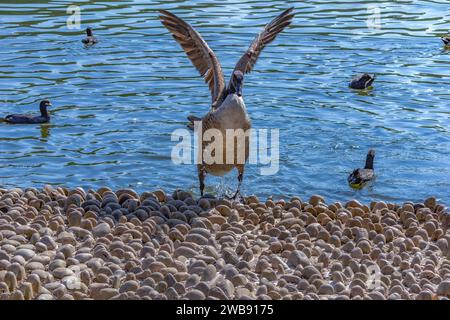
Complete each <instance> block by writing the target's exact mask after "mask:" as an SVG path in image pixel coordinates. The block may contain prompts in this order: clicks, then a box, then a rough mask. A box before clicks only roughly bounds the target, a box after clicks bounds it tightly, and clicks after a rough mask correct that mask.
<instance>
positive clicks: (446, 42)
mask: <svg viewBox="0 0 450 320" xmlns="http://www.w3.org/2000/svg"><path fill="white" fill-rule="evenodd" d="M441 40H442V42H444V44H445V45H450V38H444V37H442V38H441Z"/></svg>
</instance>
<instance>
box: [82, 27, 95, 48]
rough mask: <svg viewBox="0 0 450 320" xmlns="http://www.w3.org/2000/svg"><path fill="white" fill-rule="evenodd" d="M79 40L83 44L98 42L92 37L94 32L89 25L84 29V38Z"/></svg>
mask: <svg viewBox="0 0 450 320" xmlns="http://www.w3.org/2000/svg"><path fill="white" fill-rule="evenodd" d="M81 42H83V43H84V44H85V45H93V44H96V43H97V42H98V40H97V38H96V37H94V34H93V33H92V28H90V27H89V28H87V29H86V38H84V39H83V40H81Z"/></svg>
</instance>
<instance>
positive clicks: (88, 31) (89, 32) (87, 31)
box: [86, 29, 92, 37]
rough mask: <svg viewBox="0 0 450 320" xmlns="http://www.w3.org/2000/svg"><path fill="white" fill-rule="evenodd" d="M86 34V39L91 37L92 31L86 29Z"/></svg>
mask: <svg viewBox="0 0 450 320" xmlns="http://www.w3.org/2000/svg"><path fill="white" fill-rule="evenodd" d="M86 34H87V36H88V37H92V29H86Z"/></svg>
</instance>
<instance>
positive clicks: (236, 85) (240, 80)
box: [230, 70, 244, 97]
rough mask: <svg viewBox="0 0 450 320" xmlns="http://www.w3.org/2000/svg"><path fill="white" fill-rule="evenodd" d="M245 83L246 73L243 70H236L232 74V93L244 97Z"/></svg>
mask: <svg viewBox="0 0 450 320" xmlns="http://www.w3.org/2000/svg"><path fill="white" fill-rule="evenodd" d="M243 84H244V74H243V73H242V71H239V70H236V71H234V72H233V74H232V76H231V83H230V93H234V94H236V95H237V96H238V97H242V86H243Z"/></svg>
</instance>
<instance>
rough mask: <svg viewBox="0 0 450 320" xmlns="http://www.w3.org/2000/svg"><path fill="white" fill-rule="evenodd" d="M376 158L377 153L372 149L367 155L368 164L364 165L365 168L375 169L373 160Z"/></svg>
mask: <svg viewBox="0 0 450 320" xmlns="http://www.w3.org/2000/svg"><path fill="white" fill-rule="evenodd" d="M374 158H375V153H374V152H372V151H369V153H368V154H367V157H366V165H365V166H364V169H372V170H373V160H374Z"/></svg>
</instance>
